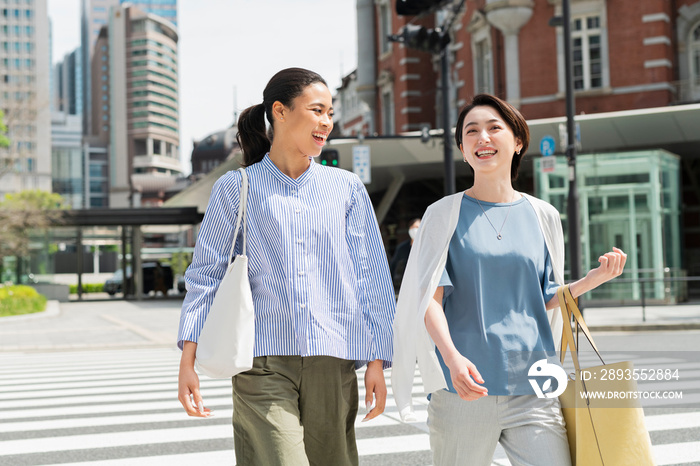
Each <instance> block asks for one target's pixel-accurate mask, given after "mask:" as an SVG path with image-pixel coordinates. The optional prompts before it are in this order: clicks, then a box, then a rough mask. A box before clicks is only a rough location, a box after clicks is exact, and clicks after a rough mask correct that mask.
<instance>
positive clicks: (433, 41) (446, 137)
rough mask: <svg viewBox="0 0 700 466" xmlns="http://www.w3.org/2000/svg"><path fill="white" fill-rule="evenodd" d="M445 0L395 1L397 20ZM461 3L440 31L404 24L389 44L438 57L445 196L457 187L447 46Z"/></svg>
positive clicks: (427, 11) (425, 11)
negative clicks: (397, 43) (398, 17)
mask: <svg viewBox="0 0 700 466" xmlns="http://www.w3.org/2000/svg"><path fill="white" fill-rule="evenodd" d="M447 3H448V1H447V0H434V1H429V0H397V2H396V13H397V14H398V15H399V16H424V15H427V14H430V13H434V12H435V10H437V9H438V8H441V7H443V6H445V4H447ZM464 3H465V0H462V1H461V2H460V3H459V5H458V6H456V7H455V8H454V9H453V11H452V19H451V20H449V21H445V24H444V25H443V27H441V28H436V29H428V28H425V27H422V26H418V25H414V24H410V23H409V24H407V25H406V26H404V28H403V29H402V31H401V32H400V33H399V34H392V35H390V36H389V40H390V41H392V42H401V43H403V44H404V46H406V47H409V48H412V49H415V50H420V51H423V52H429V53H432V54H433V56H435V55H438V54H439V55H440V87H441V92H442V131H443V133H442V135H443V146H444V147H443V159H444V160H443V163H444V167H445V195H449V194H453V193H454V192H455V191H456V189H457V187H456V183H455V167H454V159H453V156H452V126H451V122H450V55H449V50H447V46H448V44H449V43H450V34H449V30H450V27H451V25H452V22H453V21H454V18H455V17H456V16H457V13H458V12H459V10H461V9H462V7H463V6H464Z"/></svg>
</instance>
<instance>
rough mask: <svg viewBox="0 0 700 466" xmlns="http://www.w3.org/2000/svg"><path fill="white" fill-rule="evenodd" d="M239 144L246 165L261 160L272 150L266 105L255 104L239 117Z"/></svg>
mask: <svg viewBox="0 0 700 466" xmlns="http://www.w3.org/2000/svg"><path fill="white" fill-rule="evenodd" d="M236 140H238V145H239V146H241V150H243V163H242V165H243V166H244V167H247V166H250V165H253V164H254V163H255V162H259V161H260V160H262V158H263V157H264V156H265V154H267V153H268V152H269V151H270V139H268V137H267V132H266V130H265V106H264V105H263V104H258V105H253V106H252V107H248V108H246V109H245V110H243V113H241V116H239V117H238V134H236Z"/></svg>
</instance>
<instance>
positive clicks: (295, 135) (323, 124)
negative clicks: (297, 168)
mask: <svg viewBox="0 0 700 466" xmlns="http://www.w3.org/2000/svg"><path fill="white" fill-rule="evenodd" d="M273 107H275V116H276V118H277V120H278V121H277V122H276V124H275V137H276V138H277V137H279V138H280V139H281V140H282V141H284V142H283V146H284V148H285V151H286V153H288V154H294V155H301V156H305V157H316V156H317V155H319V154H320V153H321V150H323V146H325V145H326V139H327V138H328V135H329V134H330V133H331V130H332V129H333V98H332V97H331V92H330V91H329V90H328V88H327V87H326V86H325V85H324V84H323V83H319V82H317V83H314V84H310V85H309V86H307V87H306V89H304V92H303V93H302V94H301V95H299V96H298V97H296V98H295V99H294V101H293V102H292V105H291V106H290V107H286V106H284V105H282V104H281V103H280V102H275V105H274V106H273Z"/></svg>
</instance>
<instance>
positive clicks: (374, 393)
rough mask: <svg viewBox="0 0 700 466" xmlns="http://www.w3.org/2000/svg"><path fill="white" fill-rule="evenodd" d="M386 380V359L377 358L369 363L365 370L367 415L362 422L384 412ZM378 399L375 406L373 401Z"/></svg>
mask: <svg viewBox="0 0 700 466" xmlns="http://www.w3.org/2000/svg"><path fill="white" fill-rule="evenodd" d="M386 393H387V391H386V381H385V380H384V361H382V360H380V359H377V360H375V361H371V362H370V363H369V364H367V370H366V371H365V406H366V407H367V411H368V412H367V415H366V416H365V417H364V419H362V422H365V421H369V420H370V419H373V418H375V417H377V416H379V415H380V414H382V413H383V412H384V407H385V406H386ZM373 398H374V400H376V403H375V405H374V408H372V410H371V411H370V408H371V407H372V401H373Z"/></svg>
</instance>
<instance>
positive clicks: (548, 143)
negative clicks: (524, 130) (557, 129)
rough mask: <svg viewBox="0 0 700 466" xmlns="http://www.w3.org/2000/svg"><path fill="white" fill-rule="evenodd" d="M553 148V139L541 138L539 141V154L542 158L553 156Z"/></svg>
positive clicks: (550, 137) (549, 137) (547, 136)
mask: <svg viewBox="0 0 700 466" xmlns="http://www.w3.org/2000/svg"><path fill="white" fill-rule="evenodd" d="M555 147H556V145H555V142H554V138H553V137H552V136H550V135H546V136H543V137H542V139H541V140H540V154H542V155H544V156H548V155H553V154H554V149H555Z"/></svg>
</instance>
